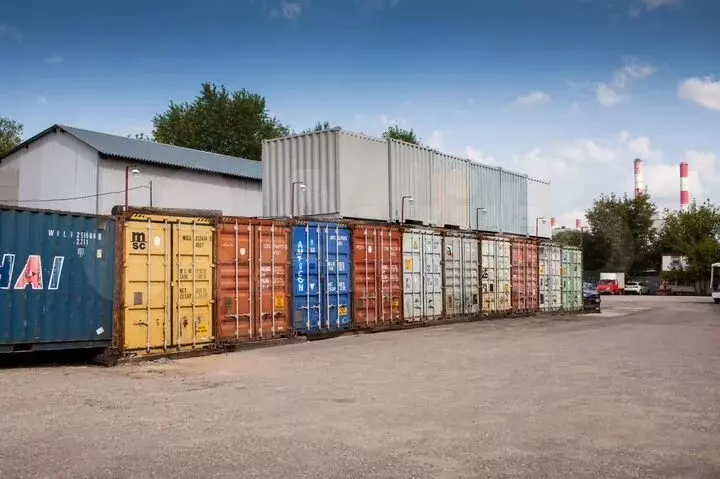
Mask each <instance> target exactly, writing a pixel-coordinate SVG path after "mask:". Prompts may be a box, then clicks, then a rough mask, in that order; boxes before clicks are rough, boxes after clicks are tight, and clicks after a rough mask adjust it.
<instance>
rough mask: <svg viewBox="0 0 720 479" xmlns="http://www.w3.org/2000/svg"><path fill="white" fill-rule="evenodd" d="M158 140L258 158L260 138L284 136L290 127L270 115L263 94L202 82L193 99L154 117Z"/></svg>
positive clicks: (175, 104) (154, 133)
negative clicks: (232, 89) (230, 89)
mask: <svg viewBox="0 0 720 479" xmlns="http://www.w3.org/2000/svg"><path fill="white" fill-rule="evenodd" d="M153 125H154V127H155V130H154V131H153V135H154V136H155V140H156V141H158V142H160V143H168V144H171V145H177V146H184V147H187V148H195V149H197V150H204V151H211V152H214V153H220V154H223V155H230V156H238V157H241V158H248V159H251V160H260V159H261V156H262V154H261V152H262V140H266V139H271V138H277V137H279V136H285V135H287V134H288V133H289V131H290V130H289V129H288V128H287V127H286V126H285V125H283V124H281V123H280V122H279V121H278V120H277V119H276V118H275V117H272V116H270V114H269V112H268V110H267V106H266V102H265V97H263V96H262V95H259V94H257V93H251V92H249V91H248V90H245V89H242V90H238V91H232V92H230V91H228V90H227V89H226V88H225V86H223V85H221V86H219V87H218V86H216V85H215V84H214V83H209V82H208V83H203V84H202V90H201V92H200V95H199V96H197V97H196V98H195V100H193V101H192V103H189V102H184V103H174V102H170V106H169V107H168V110H167V111H166V112H165V113H162V114H158V115H155V117H154V118H153Z"/></svg>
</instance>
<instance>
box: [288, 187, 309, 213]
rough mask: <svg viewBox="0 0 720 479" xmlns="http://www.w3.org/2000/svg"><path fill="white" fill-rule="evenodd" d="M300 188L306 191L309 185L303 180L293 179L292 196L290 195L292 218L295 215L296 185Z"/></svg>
mask: <svg viewBox="0 0 720 479" xmlns="http://www.w3.org/2000/svg"><path fill="white" fill-rule="evenodd" d="M296 186H297V187H298V188H300V191H305V190H306V189H307V186H305V183H303V182H302V181H293V182H292V186H291V188H292V196H291V197H290V218H294V217H295V187H296Z"/></svg>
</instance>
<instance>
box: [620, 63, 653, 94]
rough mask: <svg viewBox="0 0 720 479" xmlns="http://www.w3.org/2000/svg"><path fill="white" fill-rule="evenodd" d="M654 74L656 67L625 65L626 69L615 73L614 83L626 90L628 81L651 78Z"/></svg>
mask: <svg viewBox="0 0 720 479" xmlns="http://www.w3.org/2000/svg"><path fill="white" fill-rule="evenodd" d="M654 73H655V67H653V66H651V65H635V64H629V65H625V66H624V67H622V68H621V69H619V70H617V71H616V72H615V75H614V77H613V83H614V84H615V85H616V86H618V87H620V88H625V86H626V85H627V83H628V80H632V79H642V78H645V77H649V76H650V75H652V74H654Z"/></svg>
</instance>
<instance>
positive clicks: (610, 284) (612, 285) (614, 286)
mask: <svg viewBox="0 0 720 479" xmlns="http://www.w3.org/2000/svg"><path fill="white" fill-rule="evenodd" d="M593 289H595V288H593ZM597 292H598V293H600V294H622V293H623V290H622V287H621V285H620V283H619V282H618V280H616V279H601V280H600V281H598V284H597Z"/></svg>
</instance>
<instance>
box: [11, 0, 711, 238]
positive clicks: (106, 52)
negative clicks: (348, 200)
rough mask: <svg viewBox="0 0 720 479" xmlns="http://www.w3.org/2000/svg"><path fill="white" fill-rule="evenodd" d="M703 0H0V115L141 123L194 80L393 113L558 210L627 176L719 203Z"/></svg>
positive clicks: (349, 120) (312, 115)
mask: <svg viewBox="0 0 720 479" xmlns="http://www.w3.org/2000/svg"><path fill="white" fill-rule="evenodd" d="M718 18H720V2H718V1H717V0H502V1H495V0H474V1H470V0H464V1H460V0H447V1H445V2H437V1H432V0H289V1H287V0H285V1H284V0H236V1H229V0H203V1H202V2H200V1H194V0H186V1H184V2H169V1H165V0H157V1H154V2H142V1H136V0H126V1H124V2H121V3H115V2H112V3H111V2H97V1H89V0H76V1H72V2H60V3H58V2H50V1H45V0H25V1H23V2H9V4H8V5H5V6H4V7H3V9H2V11H0V116H6V117H10V118H12V119H14V120H17V121H20V122H22V123H23V124H24V127H25V130H24V134H25V137H29V136H32V135H34V134H36V133H38V132H39V131H41V130H43V129H45V128H47V127H48V126H50V125H52V124H54V123H63V124H68V125H71V126H76V127H80V128H87V129H92V130H97V131H103V132H107V133H115V134H120V135H127V134H131V133H139V132H145V133H149V132H150V131H151V130H152V118H153V115H154V114H156V113H160V112H163V111H164V110H165V109H166V107H167V106H168V104H169V102H170V101H175V102H182V101H189V100H192V99H193V98H194V97H195V96H196V95H197V94H198V93H199V91H200V84H201V83H202V82H204V81H212V82H215V83H217V84H224V85H225V86H227V87H228V88H230V89H241V88H247V89H248V90H251V91H253V92H258V93H261V94H263V95H265V97H266V98H267V101H268V107H269V109H270V111H271V113H272V114H273V115H275V116H276V117H277V118H278V119H279V120H281V121H282V122H283V123H285V124H288V125H289V126H290V127H291V128H292V129H294V130H296V131H300V130H302V129H304V128H307V127H310V126H312V125H313V124H314V123H315V122H317V121H325V120H327V121H329V122H330V123H331V124H333V125H338V126H341V127H342V128H344V129H346V130H351V131H358V132H364V133H368V134H372V135H379V134H380V133H382V132H383V131H384V130H385V129H386V128H387V127H388V126H389V125H393V124H395V125H399V126H401V127H403V128H413V129H414V130H415V131H416V132H417V133H418V134H419V136H420V137H421V139H422V141H423V142H424V143H426V144H428V145H430V146H433V147H435V148H437V149H440V150H442V151H444V152H447V153H451V154H455V155H458V156H462V157H467V158H470V159H471V160H473V161H479V162H483V163H489V164H493V165H499V166H502V167H503V168H508V169H512V170H515V171H520V172H522V173H527V174H528V175H530V176H532V177H536V178H541V179H546V180H549V181H550V182H551V205H552V214H553V216H555V217H557V218H558V222H559V224H560V225H565V226H568V227H571V226H574V224H575V218H577V217H582V215H583V211H584V210H585V209H586V208H588V207H589V206H591V205H592V202H593V199H594V198H596V197H597V196H598V195H600V194H601V193H611V192H615V193H619V194H623V193H626V192H627V193H631V192H632V190H633V160H634V159H635V158H638V157H639V158H642V159H643V160H644V183H645V184H646V185H647V188H648V191H649V193H650V194H651V195H652V196H653V198H654V199H655V200H656V202H657V203H658V205H659V206H660V207H661V208H665V207H668V208H677V207H678V206H679V197H680V193H679V183H680V181H679V166H678V165H679V163H680V162H681V161H687V162H688V163H689V164H690V188H691V195H692V196H693V197H694V198H695V199H697V200H698V201H699V202H701V201H703V200H704V199H706V198H710V199H711V200H713V201H716V202H720V165H718V158H720V53H719V52H720V47H719V45H720V29H719V28H717V19H718Z"/></svg>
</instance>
